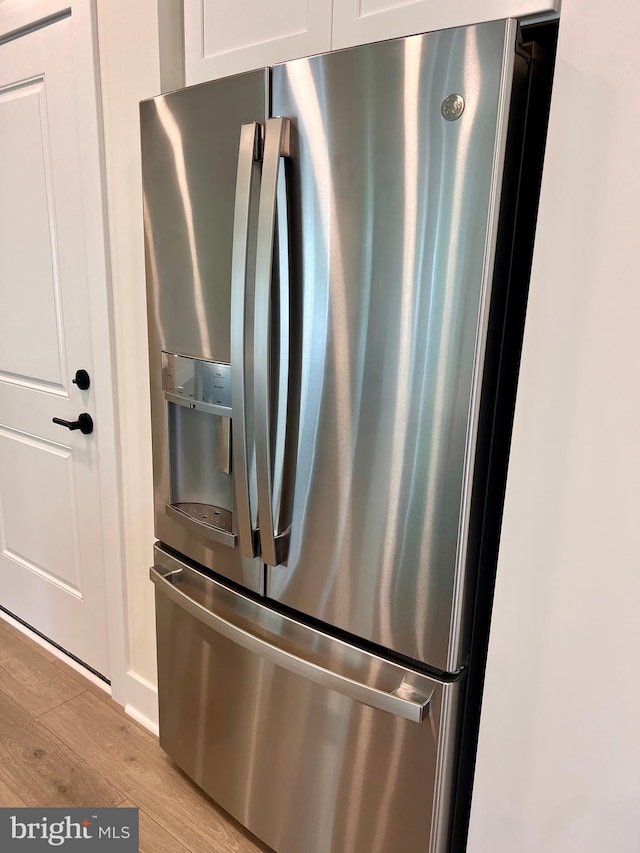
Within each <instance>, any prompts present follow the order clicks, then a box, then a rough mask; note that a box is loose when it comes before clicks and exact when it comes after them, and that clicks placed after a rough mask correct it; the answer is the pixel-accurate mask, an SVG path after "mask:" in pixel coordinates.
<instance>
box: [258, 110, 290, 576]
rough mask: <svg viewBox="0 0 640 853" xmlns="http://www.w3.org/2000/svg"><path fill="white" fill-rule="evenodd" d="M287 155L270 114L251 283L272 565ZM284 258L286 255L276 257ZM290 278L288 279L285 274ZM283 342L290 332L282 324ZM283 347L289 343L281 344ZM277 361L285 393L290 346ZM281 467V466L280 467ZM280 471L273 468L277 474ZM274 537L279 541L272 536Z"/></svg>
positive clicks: (263, 508) (261, 508)
mask: <svg viewBox="0 0 640 853" xmlns="http://www.w3.org/2000/svg"><path fill="white" fill-rule="evenodd" d="M290 156H291V126H290V122H289V121H288V120H287V119H284V118H270V119H269V120H268V121H267V126H266V130H265V141H264V159H263V165H262V185H261V187H260V207H259V213H258V234H257V238H256V245H257V248H256V288H255V328H254V346H255V349H254V359H253V363H254V371H255V384H254V398H255V442H256V472H257V479H258V524H259V529H260V546H261V553H262V558H263V560H264V561H265V563H267V564H269V565H271V566H275V565H277V563H279V562H280V561H281V560H282V559H284V554H285V553H286V541H287V538H288V537H287V534H286V533H284V534H283V533H280V532H276V522H275V519H274V500H273V481H274V474H273V461H272V453H271V448H272V440H273V435H272V429H271V413H272V397H273V389H272V381H271V367H272V365H271V351H272V325H271V294H272V286H271V285H272V272H273V267H274V239H275V230H276V198H277V195H278V184H279V177H280V174H281V173H280V161H281V158H284V157H290ZM283 260H284V264H285V265H286V264H287V259H280V261H281V262H282V261H283ZM287 281H288V279H287ZM284 340H285V342H288V335H287V333H286V330H285V335H284ZM285 349H287V347H286V346H285ZM279 364H280V367H281V369H284V370H285V375H284V376H283V378H282V379H281V381H280V382H279V396H281V395H282V394H283V393H286V388H287V387H288V377H287V375H286V370H287V369H288V364H289V357H288V351H287V352H284V353H283V352H282V351H281V353H280V358H279ZM283 420H284V421H285V423H283V424H281V426H282V428H281V429H280V430H278V431H277V434H278V435H279V437H280V451H279V452H276V454H275V455H276V457H277V458H278V459H280V460H281V464H282V455H283V442H284V440H285V436H284V429H285V428H286V417H285V418H281V421H283ZM281 470H282V469H281V467H280V471H281ZM278 473H279V472H276V477H277V476H278ZM276 540H277V541H276Z"/></svg>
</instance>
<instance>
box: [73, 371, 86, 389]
mask: <svg viewBox="0 0 640 853" xmlns="http://www.w3.org/2000/svg"><path fill="white" fill-rule="evenodd" d="M71 381H72V382H73V384H74V385H77V386H78V388H79V389H80V390H81V391H86V390H87V388H88V387H89V385H91V377H90V376H89V374H88V373H87V371H86V370H76V376H75V379H72V380H71Z"/></svg>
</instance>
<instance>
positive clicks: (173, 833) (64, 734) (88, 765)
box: [0, 619, 268, 853]
mask: <svg viewBox="0 0 640 853" xmlns="http://www.w3.org/2000/svg"><path fill="white" fill-rule="evenodd" d="M2 806H63V807H64V806H137V807H138V808H139V809H140V853H187V851H191V853H257V851H267V853H268V848H267V847H265V846H264V845H262V844H261V843H260V842H259V841H258V840H257V839H255V838H253V837H252V836H250V835H249V834H248V833H247V832H245V831H244V830H243V829H242V827H241V826H240V825H239V824H237V823H236V822H235V821H234V820H233V819H232V818H231V817H230V816H229V815H227V814H226V813H225V812H223V811H222V810H221V809H220V808H218V806H216V805H215V804H214V803H213V802H212V801H211V800H210V799H209V798H208V797H207V796H206V795H205V794H203V793H202V791H201V790H200V789H199V788H198V787H197V786H196V785H194V784H193V783H192V782H191V781H190V780H189V779H188V778H187V777H186V776H185V775H184V774H183V773H182V772H181V771H180V770H178V769H177V768H176V767H175V766H174V765H173V764H172V763H171V761H170V760H169V759H168V758H167V756H166V755H165V754H164V752H163V751H162V750H161V749H160V746H159V744H158V740H157V738H155V737H154V736H153V735H151V734H149V732H147V731H146V730H145V729H143V728H142V727H141V726H139V725H138V724H137V723H135V722H134V721H133V720H132V719H130V718H129V717H127V716H126V715H125V714H124V712H123V710H122V708H121V707H120V706H119V705H117V704H116V703H115V702H113V701H112V700H111V699H110V698H109V696H108V695H107V694H106V693H105V692H104V691H102V690H100V688H99V687H96V686H95V685H94V684H92V683H91V682H89V681H87V680H86V679H85V678H83V677H82V676H81V675H79V674H78V673H77V672H76V671H75V670H73V669H71V668H70V667H68V666H67V665H66V664H65V663H63V662H62V661H60V660H58V659H57V658H56V657H54V656H53V655H52V654H50V653H49V652H48V651H46V650H45V649H43V648H42V647H41V646H38V645H37V644H35V643H33V642H32V641H31V640H30V639H29V638H28V637H26V636H25V635H24V634H21V633H20V632H19V631H18V630H16V629H15V628H13V627H12V626H11V625H9V624H8V623H7V622H5V621H3V620H2V619H0V807H2Z"/></svg>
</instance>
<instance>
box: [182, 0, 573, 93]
mask: <svg viewBox="0 0 640 853" xmlns="http://www.w3.org/2000/svg"><path fill="white" fill-rule="evenodd" d="M559 6H560V0H184V40H185V79H186V83H187V85H188V86H189V85H191V84H193V83H201V82H203V81H204V80H213V79H215V78H216V77H226V76H227V75H228V74H239V73H241V72H242V71H250V70H251V69H253V68H261V67H262V66H265V65H274V64H275V63H277V62H286V61H287V60H288V59H297V58H298V57H300V56H311V55H312V54H314V53H324V52H325V51H327V50H338V49H339V48H343V47H351V46H352V45H356V44H366V43H367V42H372V41H382V40H383V39H389V38H397V37H398V36H408V35H413V34H414V33H424V32H430V31H432V30H442V29H447V28H449V27H461V26H465V25H466V24H477V23H480V22H481V21H493V20H496V19H498V18H522V17H526V16H530V15H537V14H544V13H548V12H556V11H558V9H559Z"/></svg>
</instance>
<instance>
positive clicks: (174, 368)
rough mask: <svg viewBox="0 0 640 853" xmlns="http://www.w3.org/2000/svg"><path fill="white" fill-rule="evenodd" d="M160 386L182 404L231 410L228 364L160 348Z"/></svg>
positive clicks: (204, 408) (226, 412)
mask: <svg viewBox="0 0 640 853" xmlns="http://www.w3.org/2000/svg"><path fill="white" fill-rule="evenodd" d="M162 389H163V391H164V392H165V395H166V396H170V397H171V399H173V400H177V401H178V402H181V404H182V405H187V406H191V407H192V408H199V409H201V410H202V411H205V412H207V411H209V412H210V411H213V412H214V413H215V414H219V413H221V414H224V415H227V416H229V415H230V414H231V367H230V365H228V364H220V362H217V361H204V360H202V359H199V358H185V356H181V355H176V353H168V352H163V353H162ZM221 410H223V411H221Z"/></svg>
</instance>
